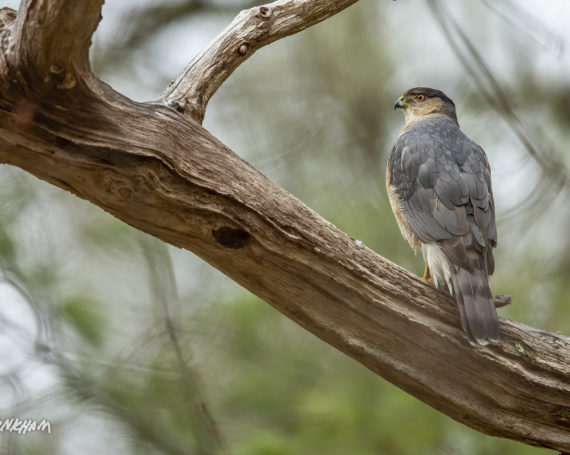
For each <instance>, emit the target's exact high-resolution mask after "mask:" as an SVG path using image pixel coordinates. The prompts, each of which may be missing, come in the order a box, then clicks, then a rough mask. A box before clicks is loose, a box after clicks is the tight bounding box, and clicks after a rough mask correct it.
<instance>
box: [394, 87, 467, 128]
mask: <svg viewBox="0 0 570 455" xmlns="http://www.w3.org/2000/svg"><path fill="white" fill-rule="evenodd" d="M394 109H403V110H404V116H405V117H406V123H409V122H411V121H413V120H417V119H418V118H419V117H422V116H425V115H432V114H442V115H447V116H448V117H450V118H451V119H453V120H454V121H455V122H457V115H456V114H455V104H454V103H453V101H451V99H450V98H449V97H448V96H447V95H446V94H445V93H443V92H442V91H441V90H436V89H433V88H427V87H415V88H411V89H410V90H408V91H407V92H405V93H404V94H403V95H402V96H401V97H400V98H398V99H397V100H396V104H395V105H394Z"/></svg>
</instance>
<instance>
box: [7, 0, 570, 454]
mask: <svg viewBox="0 0 570 455" xmlns="http://www.w3.org/2000/svg"><path fill="white" fill-rule="evenodd" d="M3 3H4V4H3V5H0V6H11V7H13V8H17V6H18V3H19V2H17V1H10V0H8V2H7V5H6V0H4V2H3ZM496 3H497V2H490V1H476V2H451V1H444V2H441V3H439V2H436V1H429V0H428V1H425V0H410V1H407V2H391V1H382V2H379V1H377V0H361V1H360V2H358V3H357V4H356V5H354V6H353V7H350V8H349V9H347V10H346V11H345V12H343V13H341V14H339V15H338V16H335V17H333V18H332V19H330V20H327V21H325V22H323V23H321V24H319V25H317V26H315V27H312V28H310V29H308V30H307V31H305V32H302V33H301V34H298V35H295V36H293V37H290V38H286V39H283V40H281V41H278V42H276V43H274V44H272V45H270V46H268V47H265V48H263V49H262V50H260V51H259V52H257V53H256V54H255V55H254V56H253V57H252V58H250V59H249V60H248V61H247V62H246V63H245V64H243V65H242V66H241V67H240V68H239V69H238V70H237V71H236V72H235V73H234V74H233V75H232V76H231V77H230V79H229V80H228V81H227V82H226V83H225V84H224V85H223V86H222V88H221V89H220V90H219V91H218V93H217V94H216V95H215V96H214V98H213V99H212V101H211V103H210V106H209V108H208V111H207V113H206V119H205V127H206V128H207V129H209V130H210V131H211V132H212V133H213V134H214V135H215V136H217V137H219V138H220V139H221V140H223V141H224V142H225V143H226V144H227V145H229V146H230V147H231V148H232V149H233V150H234V151H235V152H236V153H238V154H239V155H241V156H242V157H244V158H245V159H247V160H248V161H250V162H251V163H252V164H253V165H254V166H255V167H257V168H258V169H259V170H260V171H261V172H263V173H264V174H266V175H267V176H269V177H270V178H271V179H273V180H274V181H276V182H277V183H279V184H280V185H281V186H283V187H284V188H286V189H287V190H288V191H290V192H291V193H293V194H294V195H295V196H297V197H298V198H300V199H301V200H303V201H304V202H305V203H306V204H307V205H308V206H309V207H311V208H312V209H314V210H315V211H316V212H318V213H319V214H321V215H323V216H324V217H325V218H327V219H328V220H329V221H331V222H332V223H334V224H335V225H337V226H339V227H340V228H341V229H342V230H344V231H345V232H347V233H348V234H350V235H352V236H353V237H355V238H357V239H360V240H362V241H363V242H364V243H365V244H366V245H368V246H369V247H370V248H372V249H374V250H375V251H377V252H378V253H379V254H381V255H383V256H385V257H387V258H388V259H390V260H392V261H394V262H396V263H398V264H400V265H402V266H403V267H405V268H407V269H409V270H411V271H413V272H415V273H421V272H422V271H423V264H422V261H421V258H420V257H415V256H414V255H413V253H412V252H411V250H410V248H409V246H408V244H407V243H406V242H405V240H403V238H402V237H401V235H400V233H399V231H398V228H397V226H396V223H395V221H394V219H393V216H392V213H391V211H390V208H389V204H388V201H387V198H386V192H385V178H384V169H385V163H386V158H387V156H388V153H389V151H390V148H391V144H392V142H393V140H394V138H395V137H396V135H397V133H398V132H399V129H400V128H401V126H402V124H403V116H402V113H401V112H394V110H393V105H394V101H395V99H396V98H397V97H398V96H400V94H401V93H402V92H403V91H405V90H406V89H408V88H410V87H413V86H418V85H422V86H431V87H435V88H440V89H442V90H444V91H445V92H446V93H447V94H448V95H449V96H450V97H451V98H452V99H453V100H454V101H455V102H456V104H457V107H458V116H459V121H460V124H461V126H462V128H463V130H464V131H465V132H466V133H467V134H468V135H469V136H470V137H471V138H472V139H474V140H475V141H476V142H478V143H479V144H480V145H481V146H482V147H483V148H484V149H485V150H486V152H487V154H488V156H489V159H490V162H491V166H492V169H493V178H494V192H495V200H496V205H497V213H498V228H499V246H498V248H497V251H496V263H497V269H496V273H495V276H494V277H493V281H492V286H493V290H494V292H495V293H509V294H512V297H513V304H512V305H511V306H509V307H507V308H504V309H501V310H500V314H501V315H502V316H504V317H507V318H511V319H514V320H517V321H520V322H523V323H527V324H530V325H532V326H535V327H539V328H541V329H544V330H548V331H552V332H557V331H559V332H562V333H565V334H570V312H568V310H567V300H568V298H569V297H570V280H569V279H568V277H569V272H570V240H569V237H568V235H567V233H568V232H569V230H570V208H569V197H568V188H569V181H568V173H567V169H568V166H569V165H570V163H569V155H568V145H567V144H568V143H569V140H570V78H569V73H570V56H569V53H568V50H567V49H568V45H569V44H570V32H569V29H568V20H569V19H570V4H569V3H568V2H567V1H566V0H557V1H554V0H551V1H549V2H543V1H541V0H525V1H518V2H514V1H503V2H498V4H496ZM255 4H256V2H251V1H247V0H234V1H231V0H226V1H224V0H211V1H208V0H184V1H182V0H178V1H175V0H169V1H160V2H158V1H150V0H146V1H141V0H128V1H127V0H120V1H119V0H108V1H107V2H106V4H105V6H104V8H103V21H102V22H101V24H100V26H99V29H98V30H97V32H96V34H95V38H94V45H93V48H92V61H93V69H94V71H95V72H96V73H97V74H98V75H99V77H101V78H102V79H103V80H105V81H106V82H108V83H109V84H110V85H111V86H113V87H114V88H115V89H116V90H118V91H120V92H122V93H124V94H125V95H127V96H129V97H131V98H133V99H135V100H139V101H147V100H152V99H156V98H157V97H158V96H159V95H160V93H161V92H162V90H163V89H164V87H166V85H167V84H168V82H169V81H170V80H171V79H174V78H175V77H176V76H177V75H178V74H179V73H180V72H181V71H182V69H183V68H184V66H185V65H186V64H187V63H188V62H189V61H190V60H191V59H192V58H193V57H194V56H195V55H196V54H197V53H198V52H199V51H200V50H201V49H202V48H203V47H204V46H205V45H207V43H208V42H209V41H210V40H212V39H213V38H214V37H215V36H216V35H217V34H218V33H219V32H220V31H221V30H222V29H223V28H224V27H225V26H226V25H227V24H228V23H229V22H230V21H231V20H232V18H233V17H234V16H235V15H236V14H237V13H238V11H239V10H240V9H243V8H246V7H250V6H252V5H255ZM0 267H1V274H0V358H1V359H2V361H1V362H0V419H4V418H7V417H10V416H13V417H19V418H25V417H27V418H33V419H42V418H46V419H49V420H50V421H51V422H52V434H51V435H46V434H42V433H34V434H29V435H26V436H21V435H18V434H13V433H0V453H3V454H4V453H6V454H9V453H21V454H48V455H49V454H76V453H85V454H102V453H109V454H111V453H122V454H143V453H144V454H146V453H152V454H211V453H232V454H236V455H281V454H283V455H285V454H317V455H318V454H323V455H324V454H326V455H336V454H338V455H341V454H351V455H361V454H362V455H368V454H390V455H392V454H394V455H400V454H402V455H404V454H410V455H411V454H424V455H429V454H434V455H435V454H450V455H451V454H454V455H456V454H464V455H474V454H476V455H483V454H489V455H491V454H498V453H500V454H523V455H524V454H535V455H541V454H542V455H547V454H553V453H554V452H553V451H549V450H545V449H536V448H531V447H528V446H525V445H522V444H518V443H514V442H511V441H506V440H500V439H497V438H491V437H488V436H485V435H482V434H480V433H477V432H475V431H473V430H471V429H469V428H467V427H465V426H463V425H461V424H459V423H456V422H454V421H453V420H451V419H450V418H448V417H446V416H444V415H442V414H440V413H438V412H436V411H435V410H433V409H431V408H429V407H428V406H426V405H424V404H423V403H421V402H419V401H418V400H416V399H414V398H412V397H410V396H408V395H407V394H405V393H404V392H402V391H401V390H399V389H397V388H395V387H393V386H392V385H390V384H388V383H387V382H385V381H384V380H382V379H381V378H379V377H377V376H376V375H374V374H372V373H370V372H369V371H368V370H366V369H365V368H364V367H362V366H361V365H359V364H357V363H356V362H355V361H352V360H351V359H348V358H346V357H345V356H344V355H342V354H340V353H339V352H337V351H335V350H334V349H332V348H331V347H329V346H328V345H326V344H324V343H322V342H320V341H319V340H318V339H316V338H315V337H313V336H312V335H310V334H308V333H306V332H305V331H303V330H302V329H301V328H299V327H297V326H296V325H295V324H294V323H293V322H291V321H289V320H288V319H286V318H285V317H284V316H282V315H280V314H279V313H277V312H276V311H275V310H274V309H272V308H271V307H270V306H269V305H267V304H266V303H264V302H262V301H260V300H259V299H257V298H256V297H254V296H252V295H251V294H249V293H248V292H247V291H245V290H243V289H241V288H240V287H239V286H237V285H236V284H234V283H233V282H231V281H230V280H229V279H228V278H226V277H225V276H223V275H222V274H221V273H219V272H217V271H216V270H214V269H213V268H211V267H210V266H208V265H207V264H205V263H203V262H202V261H201V260H199V259H198V258H196V257H195V256H194V255H192V254H191V253H189V252H187V251H182V250H178V249H176V248H173V247H170V246H168V245H165V244H163V243H161V242H159V241H158V240H156V239H154V238H152V237H150V236H148V235H146V234H143V233H141V232H138V231H136V230H134V229H132V228H130V227H129V226H126V225H125V224H123V223H122V222H120V221H118V220H116V219H114V218H112V217H111V216H110V215H108V214H106V213H105V212H103V211H102V210H101V209H99V208H97V207H95V206H93V205H91V204H89V203H87V202H85V201H82V200H79V199H77V198H75V197H74V196H72V195H70V194H68V193H66V192H64V191H62V190H59V189H57V188H55V187H52V186H50V185H48V184H47V183H44V182H40V181H38V180H36V179H34V178H33V177H31V176H29V175H27V174H26V173H24V172H22V171H20V170H19V169H16V168H10V167H7V166H2V167H1V168H0Z"/></svg>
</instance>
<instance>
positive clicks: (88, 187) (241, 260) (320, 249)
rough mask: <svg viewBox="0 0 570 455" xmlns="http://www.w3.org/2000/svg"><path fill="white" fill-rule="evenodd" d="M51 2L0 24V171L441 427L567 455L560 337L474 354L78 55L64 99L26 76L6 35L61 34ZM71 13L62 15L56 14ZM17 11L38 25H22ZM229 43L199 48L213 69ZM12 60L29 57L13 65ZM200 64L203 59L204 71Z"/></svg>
mask: <svg viewBox="0 0 570 455" xmlns="http://www.w3.org/2000/svg"><path fill="white" fill-rule="evenodd" d="M62 2H63V0H61V1H59V2H47V1H44V2H41V1H36V2H32V1H29V2H26V3H25V4H24V6H23V8H22V9H21V10H20V12H19V14H18V18H17V19H16V20H15V21H14V14H13V13H12V12H9V11H7V10H2V11H0V39H1V41H0V42H1V47H2V54H0V81H1V84H0V163H7V164H11V165H15V166H19V167H21V168H22V169H25V170H26V171H28V172H30V173H32V174H34V175H36V176H37V177H39V178H41V179H43V180H46V181H48V182H51V183H53V184H54V185H57V186H59V187H61V188H64V189H65V190H67V191H71V192H72V193H74V194H76V195H78V196H79V197H82V198H84V199H87V200H89V201H91V202H93V203H94V204H96V205H98V206H100V207H102V208H103V209H105V210H107V211H108V212H110V213H112V214H113V215H115V216H116V217H118V218H120V219H121V220H123V221H125V222H127V223H129V224H131V225H132V226H134V227H136V228H138V229H140V230H143V231H145V232H148V233H150V234H152V235H154V236H156V237H158V238H160V239H162V240H164V241H166V242H168V243H170V244H172V245H176V246H179V247H181V248H185V249H187V250H189V251H192V252H194V253H196V254H197V255H199V256H200V257H202V258H203V259H204V260H206V261H207V262H209V263H210V264H212V265H213V266H214V267H216V268H218V269H219V270H221V271H222V272H224V273H225V274H227V275H228V276H229V277H231V278H232V279H234V280H235V281H237V282H238V283H240V284H241V285H243V286H244V287H246V288H247V289H249V290H250V291H251V292H253V293H254V294H256V295H258V296H259V297H261V298H262V299H264V300H265V301H267V302H269V303H270V304H272V305H273V306H274V307H275V308H277V309H278V310H279V311H281V312H282V313H284V314H285V315H287V316H288V317H290V318H291V319H293V320H294V321H296V322H297V323H299V324H300V325H301V326H303V327H305V328H306V329H307V330H309V331H311V332H312V333H314V334H315V335H317V336H318V337H320V338H321V339H322V340H324V341H326V342H327V343H330V344H331V345H333V346H335V347H337V348H338V349H340V350H341V351H343V352H345V353H346V354H348V355H350V356H351V357H353V358H354V359H356V360H357V361H359V362H361V363H362V364H364V365H366V366H367V367H368V368H370V369H371V370H372V371H374V372H376V373H377V374H379V375H380V376H382V377H384V378H385V379H387V380H389V381H390V382H392V383H393V384H395V385H397V386H398V387H400V388H402V389H404V390H406V391H407V392H409V393H410V394H412V395H414V396H416V397H418V398H419V399H421V400H422V401H424V402H426V403H428V404H429V405H431V406H433V407H434V408H436V409H438V410H440V411H441V412H443V413H445V414H447V415H449V416H451V417H453V418H454V419H456V420H458V421H460V422H462V423H464V424H466V425H469V426H471V427H472V428H475V429H477V430H479V431H481V432H483V433H486V434H490V435H495V436H501V437H505V438H511V439H515V440H518V441H522V442H525V443H527V444H532V445H538V446H542V447H550V448H553V449H558V450H560V451H566V452H568V451H570V381H569V378H570V339H569V338H568V337H565V336H561V335H556V334H552V333H546V332H543V331H540V330H537V329H533V328H531V327H527V326H523V325H521V324H517V323H515V322H512V321H508V320H504V319H502V320H501V336H502V340H501V343H499V344H498V345H490V346H486V347H483V348H478V349H475V348H473V347H472V346H471V345H470V344H469V343H468V341H467V339H466V338H465V336H464V334H463V332H462V329H461V324H460V322H459V316H458V312H457V308H456V305H455V302H454V301H453V299H452V298H450V297H449V296H447V295H445V294H443V293H441V292H439V291H437V290H435V289H433V288H431V287H430V286H428V285H426V284H425V283H424V282H422V281H421V280H420V279H419V278H417V277H415V276H413V275H411V274H410V273H408V272H407V271H405V270H403V269H402V268H400V267H398V266H397V265H394V264H392V263H390V262H389V261H387V260H386V259H384V258H382V257H381V256H379V255H377V254H376V253H374V252H373V251H371V250H370V249H368V248H367V247H365V246H363V245H361V244H360V243H359V242H356V241H355V240H354V239H352V238H351V237H350V236H348V235H346V234H345V233H343V232H341V231H340V230H339V229H337V228H336V227H335V226H333V225H332V224H330V223H329V222H327V221H326V220H324V219H323V218H321V217H320V216H319V215H317V214H316V213H314V212H313V211H311V210H310V209H309V208H308V207H306V206H305V205H304V204H303V203H302V202H300V201H299V200H297V199H296V198H294V197H293V196H291V195H290V194H289V193H287V192H286V191H284V190H283V189H281V188H280V187H278V186H277V185H276V184H275V183H273V182H271V181H270V180H268V179H267V178H266V177H264V176H263V175H261V174H260V173H259V172H258V171H256V170H255V169H254V168H253V167H252V166H250V165H249V164H248V163H247V162H245V161H244V160H242V159H241V158H240V157H238V156H237V155H236V154H234V153H233V152H232V151H231V150H229V149H228V148H227V147H226V146H224V145H223V144H222V143H221V142H220V141H219V140H217V139H216V138H215V137H213V136H212V135H210V134H209V133H208V132H207V131H206V130H204V129H203V128H202V127H201V125H200V124H199V123H197V122H195V121H193V120H189V119H188V118H186V117H185V115H184V114H183V113H180V112H177V111H176V110H175V109H172V108H170V107H168V106H165V105H163V104H161V103H156V104H152V103H147V104H142V103H136V102H133V101H131V100H129V99H126V98H125V97H123V96H121V95H120V94H118V93H116V92H115V91H113V90H112V89H111V88H110V87H108V86H107V85H105V84H103V83H101V82H99V81H98V80H97V79H95V78H94V77H93V75H92V74H91V73H90V72H89V70H88V67H87V65H85V64H84V63H81V62H82V59H83V58H84V56H85V55H86V53H85V49H75V50H70V57H69V59H68V60H65V59H63V60H65V63H64V66H65V69H66V70H67V68H72V69H73V71H74V73H73V76H74V80H75V81H76V83H75V84H74V85H73V86H72V87H69V86H67V85H66V84H64V83H63V82H65V75H64V76H58V75H61V72H60V73H51V72H50V74H52V77H51V78H46V77H45V70H46V69H47V70H48V71H49V68H50V66H51V63H50V60H49V59H48V58H47V57H45V56H43V57H38V62H37V66H36V67H35V69H33V70H30V65H31V64H33V62H34V60H33V56H34V55H36V56H37V55H38V53H37V50H34V46H37V43H38V42H40V43H42V42H44V41H45V40H39V41H37V40H35V39H32V38H31V37H32V36H34V34H33V33H22V32H21V30H32V29H33V28H34V27H38V26H40V25H41V24H44V23H51V22H50V21H57V20H64V19H62V16H61V15H57V14H55V13H54V16H53V17H51V16H50V15H51V14H52V11H58V10H57V8H56V9H52V8H51V7H49V8H48V6H47V5H48V4H50V5H51V4H55V5H57V4H63V3H62ZM83 2H86V0H76V1H74V2H67V3H68V4H69V5H70V6H68V8H70V9H73V8H75V7H78V6H77V5H79V4H83ZM95 3H100V2H91V4H95ZM301 3H303V4H304V8H301V9H299V10H295V13H294V15H295V17H296V18H297V19H296V20H297V21H299V24H300V23H301V22H302V20H303V17H305V16H306V17H314V16H311V11H312V8H313V7H312V5H313V3H314V4H319V5H321V6H322V5H326V4H328V5H329V6H330V7H331V11H334V10H335V8H336V6H335V5H337V4H338V3H341V2H335V1H334V0H331V1H329V2H326V1H324V0H319V1H315V2H310V1H306V2H299V1H289V2H284V1H280V2H276V4H279V5H280V7H282V8H286V7H287V5H290V6H291V7H293V6H295V5H298V4H301ZM349 3H350V2H346V4H349ZM270 6H271V5H270ZM26 8H31V9H34V8H39V10H38V11H36V12H35V13H37V14H35V13H34V14H30V15H26V14H27V12H28V11H27V10H26ZM78 8H79V7H78ZM79 9H80V10H81V11H82V15H78V14H70V15H68V16H67V19H65V20H69V21H71V22H72V23H70V24H68V25H67V28H66V29H65V30H71V31H73V33H75V34H77V35H78V36H77V37H76V38H77V42H78V43H82V44H81V45H80V46H79V47H80V48H81V47H82V46H88V42H89V39H88V38H87V37H88V36H89V37H90V33H91V32H92V28H93V23H94V21H96V18H97V17H98V14H99V12H98V11H96V10H95V9H89V8H85V9H82V8H79ZM59 11H61V10H59ZM253 11H254V13H255V11H259V9H254V10H253ZM40 13H41V14H40ZM254 13H242V16H244V17H250V16H251V15H252V14H254ZM255 14H256V13H255ZM38 18H39V19H38ZM311 20H313V19H310V20H309V19H308V20H307V23H311ZM82 21H85V27H81V23H82ZM246 23H247V21H246ZM15 24H17V27H16V26H15ZM240 24H242V22H240V21H238V22H237V25H235V27H238V28H239V27H240V26H241V25H240ZM244 27H245V28H246V29H247V30H249V31H245V32H244V33H245V35H244V34H241V33H238V32H237V31H235V32H232V33H236V34H235V36H240V37H242V39H244V38H247V37H248V36H249V35H248V33H251V34H252V38H251V40H248V42H251V43H253V42H257V41H255V36H256V35H255V34H256V33H257V32H256V31H255V30H253V31H252V30H250V29H249V28H247V26H245V25H244ZM297 28H298V29H299V30H300V29H302V28H303V27H302V26H301V25H298V26H297ZM55 29H57V27H55ZM232 33H229V35H228V36H229V37H231V36H234V35H232ZM268 33H270V34H271V32H268ZM56 35H57V33H56ZM283 36H285V35H283ZM26 37H28V38H26ZM54 39H55V38H54ZM228 39H230V38H228ZM264 39H265V40H267V41H266V42H270V41H271V39H270V38H268V37H266V38H264ZM275 39H277V38H275ZM18 40H20V41H21V42H18V43H16V42H15V41H18ZM241 43H242V40H239V41H237V42H235V43H233V45H232V43H231V42H229V43H228V44H227V45H224V46H221V47H219V48H218V47H216V45H215V43H214V44H213V45H211V46H210V49H211V50H212V52H214V55H215V52H221V53H223V52H225V51H224V49H231V48H234V49H235V48H236V46H238V45H239V46H241ZM239 46H238V48H239ZM23 49H27V50H26V51H24V50H23ZM216 49H220V50H219V51H216ZM22 52H24V53H25V54H26V55H28V56H29V58H27V59H22V58H21V53H22ZM214 55H212V56H209V57H208V59H210V60H212V61H216V59H215V58H214ZM199 58H201V57H199ZM220 58H223V57H222V56H220ZM63 60H62V61H63ZM22 62H25V64H24V63H22ZM20 64H22V65H24V66H23V68H24V69H25V70H26V71H25V72H24V71H22V70H21V68H20V67H19V66H18V65H20ZM228 64H229V65H230V69H224V68H218V69H215V70H212V71H213V72H205V73H204V77H207V78H210V77H211V78H213V79H212V81H209V82H208V81H206V82H204V83H203V86H204V87H209V88H206V89H204V90H205V92H204V93H207V95H205V96H206V97H205V98H203V100H206V101H207V98H208V97H209V96H211V94H212V93H213V92H214V91H215V88H217V86H219V84H221V81H223V79H224V78H225V77H227V75H228V74H230V73H231V71H232V70H233V69H234V68H235V66H234V67H231V65H233V64H230V63H228ZM206 66H207V65H206ZM236 66H237V65H236ZM191 68H192V65H191ZM192 71H194V70H191V71H186V72H185V75H183V76H182V79H181V80H182V81H184V80H185V79H184V78H185V77H186V76H188V75H189V73H192ZM197 74H198V73H197ZM215 74H217V75H215ZM57 77H60V78H61V77H63V79H61V80H59V79H57ZM188 77H189V78H190V79H191V81H190V82H189V85H188V90H190V92H189V93H190V95H189V96H188V97H187V99H188V100H192V99H193V97H194V95H193V94H192V90H194V89H191V88H190V87H198V86H200V84H198V83H195V82H192V80H195V79H196V78H197V77H198V76H196V75H194V76H191V77H190V76H188ZM62 81H63V82H62ZM198 82H199V81H198ZM184 83H185V82H184ZM181 84H182V82H181ZM178 87H179V88H178V89H177V90H180V91H181V93H180V94H179V95H176V96H174V95H173V96H172V98H171V99H179V100H183V99H185V98H184V93H183V92H184V90H182V88H181V87H182V85H179V86H178ZM196 90H197V92H196V93H198V92H200V90H202V89H196ZM171 93H175V92H174V91H172V92H171ZM167 98H168V97H167ZM169 99H170V98H169ZM203 108H205V103H204V104H203V106H202V107H199V110H200V109H202V112H203ZM182 110H183V111H185V109H182ZM198 117H199V116H198Z"/></svg>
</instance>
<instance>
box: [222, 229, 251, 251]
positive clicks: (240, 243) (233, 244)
mask: <svg viewBox="0 0 570 455" xmlns="http://www.w3.org/2000/svg"><path fill="white" fill-rule="evenodd" d="M212 235H213V236H214V239H215V240H216V242H218V243H219V244H220V245H222V246H225V247H226V248H230V249H232V250H239V249H240V248H243V247H244V246H246V245H247V243H248V241H249V239H250V238H251V234H250V233H249V232H246V231H244V230H243V229H235V228H230V227H227V226H224V227H221V228H219V229H212Z"/></svg>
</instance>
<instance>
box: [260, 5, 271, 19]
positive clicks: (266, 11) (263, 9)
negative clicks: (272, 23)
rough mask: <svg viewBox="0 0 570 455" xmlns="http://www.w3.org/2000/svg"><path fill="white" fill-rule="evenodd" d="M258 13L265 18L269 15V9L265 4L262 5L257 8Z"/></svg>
mask: <svg viewBox="0 0 570 455" xmlns="http://www.w3.org/2000/svg"><path fill="white" fill-rule="evenodd" d="M259 15H260V16H261V17H263V18H264V19H267V18H268V17H269V16H271V9H270V8H268V7H267V6H262V7H261V8H259Z"/></svg>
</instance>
